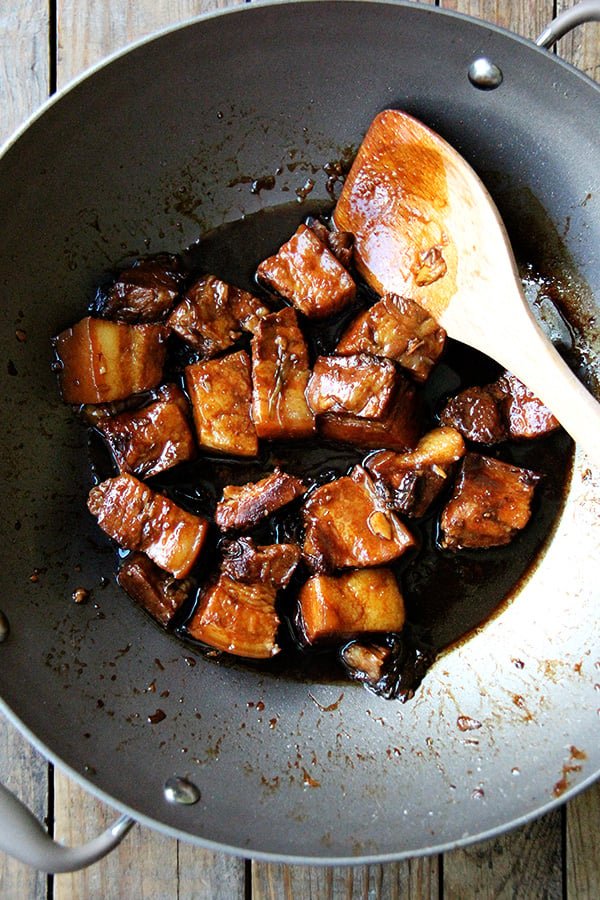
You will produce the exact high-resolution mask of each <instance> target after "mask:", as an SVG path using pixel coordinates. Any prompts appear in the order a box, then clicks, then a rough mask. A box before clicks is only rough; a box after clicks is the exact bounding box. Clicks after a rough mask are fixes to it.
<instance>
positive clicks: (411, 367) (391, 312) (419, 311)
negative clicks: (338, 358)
mask: <svg viewBox="0 0 600 900" xmlns="http://www.w3.org/2000/svg"><path fill="white" fill-rule="evenodd" d="M445 342H446V332H445V331H444V329H443V328H442V327H441V326H440V325H438V323H437V322H436V321H435V319H433V318H432V317H431V316H430V315H429V313H428V312H426V311H425V310H424V309H423V307H422V306H419V304H418V303H415V301H414V300H410V299H409V298H407V297H399V296H398V295H397V294H385V295H384V296H383V297H382V298H381V300H379V301H378V302H377V303H375V304H374V306H372V307H371V308H370V309H368V310H366V312H364V313H362V314H361V315H359V316H358V317H357V318H356V319H355V320H354V321H353V322H352V323H351V324H350V325H349V326H348V328H347V329H346V331H345V332H344V334H343V335H342V337H341V339H340V341H339V343H338V345H337V348H336V353H340V354H344V355H346V354H349V353H372V354H374V355H375V356H383V357H386V358H387V359H393V360H395V362H397V363H399V365H401V366H402V367H403V368H404V369H406V370H407V372H408V373H409V374H410V375H411V377H412V378H414V379H415V381H425V379H426V378H427V377H428V375H429V373H430V372H431V370H432V368H433V367H434V366H435V364H436V362H437V361H438V359H439V358H440V356H441V354H442V351H443V349H444V345H445Z"/></svg>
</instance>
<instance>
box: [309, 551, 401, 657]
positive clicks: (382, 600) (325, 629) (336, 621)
mask: <svg viewBox="0 0 600 900" xmlns="http://www.w3.org/2000/svg"><path fill="white" fill-rule="evenodd" d="M298 604H299V617H298V624H299V630H300V633H301V635H302V638H303V640H304V641H305V642H306V643H307V644H314V643H316V642H323V641H338V642H339V641H344V640H348V639H349V638H353V637H357V636H358V635H361V634H365V633H377V632H383V633H385V632H388V631H400V630H401V629H402V626H403V625H404V618H405V615H404V601H403V599H402V594H401V593H400V590H399V588H398V583H397V581H396V578H395V576H394V574H393V572H391V571H390V570H389V569H386V568H374V569H359V570H357V571H351V572H344V573H343V574H341V575H313V576H312V577H311V578H309V579H308V581H306V582H305V584H304V585H303V586H302V588H301V589H300V594H299V596H298Z"/></svg>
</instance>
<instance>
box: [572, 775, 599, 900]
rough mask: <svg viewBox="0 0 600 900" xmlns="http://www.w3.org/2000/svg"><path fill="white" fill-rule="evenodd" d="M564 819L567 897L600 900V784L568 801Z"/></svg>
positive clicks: (574, 899) (576, 899) (573, 899)
mask: <svg viewBox="0 0 600 900" xmlns="http://www.w3.org/2000/svg"><path fill="white" fill-rule="evenodd" d="M566 818H567V835H566V854H567V859H566V863H567V866H566V869H567V883H566V888H567V891H566V896H567V897H568V898H569V900H578V898H587V897H600V867H599V866H598V835H599V834H600V783H597V784H595V785H594V787H592V788H590V789H589V790H587V791H584V793H583V794H580V795H579V796H578V797H576V798H575V799H574V800H571V802H570V803H569V804H568V805H567V815H566Z"/></svg>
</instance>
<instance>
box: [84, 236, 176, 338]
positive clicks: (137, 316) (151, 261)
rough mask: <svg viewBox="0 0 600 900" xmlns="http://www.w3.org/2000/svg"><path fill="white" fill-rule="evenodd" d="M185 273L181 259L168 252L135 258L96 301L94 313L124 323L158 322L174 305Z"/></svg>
mask: <svg viewBox="0 0 600 900" xmlns="http://www.w3.org/2000/svg"><path fill="white" fill-rule="evenodd" d="M184 279H185V275H184V272H183V268H182V265H181V261H180V259H179V258H178V257H177V256H174V255H172V254H170V253H158V254H156V255H155V256H145V257H142V258H140V259H138V260H137V261H136V262H135V263H134V265H133V266H130V267H129V268H127V269H124V270H123V271H122V272H121V273H120V274H119V276H118V278H117V279H116V280H115V281H114V282H113V284H112V285H111V287H110V288H109V289H108V290H107V291H103V292H102V293H101V294H100V295H99V297H98V299H97V301H96V303H95V311H96V312H97V313H98V315H100V316H103V317H105V318H108V319H121V320H122V321H124V322H130V323H131V324H138V323H141V322H159V321H160V320H161V319H164V318H165V316H166V315H167V313H168V312H169V311H170V310H171V307H172V306H174V304H175V301H176V300H177V297H178V296H179V294H180V292H181V289H182V287H183V283H184Z"/></svg>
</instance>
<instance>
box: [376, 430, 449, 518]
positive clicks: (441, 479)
mask: <svg viewBox="0 0 600 900" xmlns="http://www.w3.org/2000/svg"><path fill="white" fill-rule="evenodd" d="M464 453H465V442H464V441H463V439H462V436H461V435H460V434H459V432H458V431H456V430H455V429H454V428H434V429H433V430H432V431H429V432H428V433H427V434H426V435H424V436H423V437H422V438H421V440H420V441H419V443H418V444H417V446H416V447H415V449H414V450H411V451H408V452H407V453H394V452H392V451H391V450H377V451H376V452H375V453H372V454H370V456H368V457H367V458H366V459H365V467H366V468H367V470H368V471H369V472H370V474H371V476H372V477H373V479H374V481H375V484H376V486H377V488H378V490H379V491H380V493H382V495H383V496H384V497H385V498H386V500H387V502H388V504H389V506H390V508H391V509H395V510H396V511H397V512H401V513H404V515H407V516H414V517H420V516H424V515H425V513H426V512H427V511H428V509H429V507H430V506H431V504H432V503H433V502H434V501H435V500H436V498H437V497H438V495H439V493H440V491H441V490H443V488H444V487H446V486H447V484H448V483H449V478H450V475H451V473H452V470H453V468H454V465H455V463H456V462H457V461H458V460H459V459H461V458H462V457H463V456H464Z"/></svg>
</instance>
